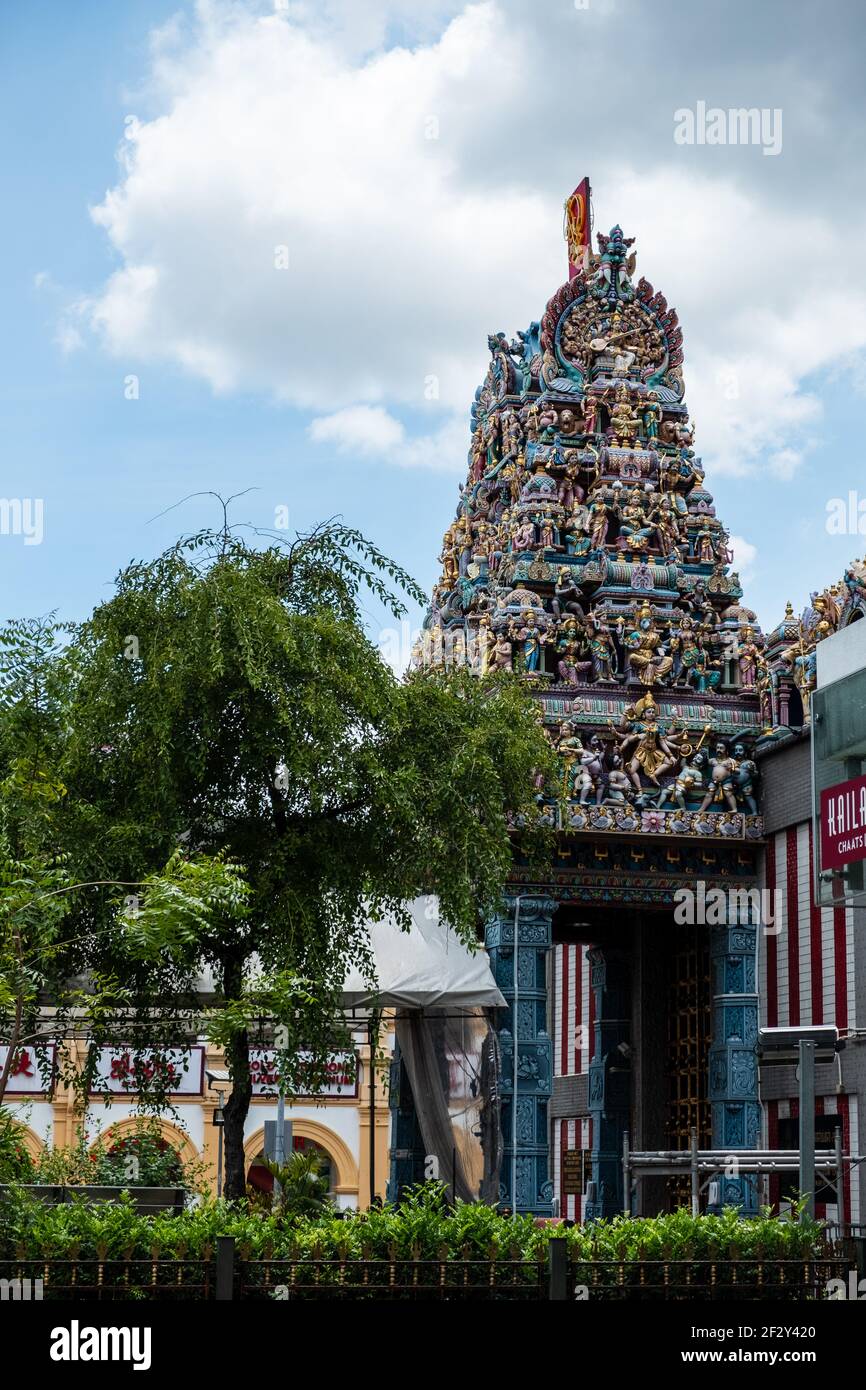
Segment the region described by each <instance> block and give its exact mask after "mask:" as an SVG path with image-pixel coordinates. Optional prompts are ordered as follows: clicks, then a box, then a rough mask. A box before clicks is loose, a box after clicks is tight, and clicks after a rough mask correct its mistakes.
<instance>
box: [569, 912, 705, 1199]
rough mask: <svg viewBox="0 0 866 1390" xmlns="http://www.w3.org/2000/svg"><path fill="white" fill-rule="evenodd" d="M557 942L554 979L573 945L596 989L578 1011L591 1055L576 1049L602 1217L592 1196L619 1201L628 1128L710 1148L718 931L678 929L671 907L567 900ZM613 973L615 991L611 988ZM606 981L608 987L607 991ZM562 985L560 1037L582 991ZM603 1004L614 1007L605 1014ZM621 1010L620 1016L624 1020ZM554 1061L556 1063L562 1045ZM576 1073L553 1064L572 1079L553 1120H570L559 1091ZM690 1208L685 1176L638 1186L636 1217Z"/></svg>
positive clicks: (576, 1022)
mask: <svg viewBox="0 0 866 1390" xmlns="http://www.w3.org/2000/svg"><path fill="white" fill-rule="evenodd" d="M553 939H554V948H553V968H554V971H555V972H557V980H558V972H559V971H560V969H561V967H560V964H559V961H560V959H561V957H562V951H563V949H568V947H572V948H574V947H575V946H576V947H577V958H578V959H581V960H583V961H584V962H585V964H584V970H585V975H586V985H587V988H586V989H584V990H583V991H582V993H580V992H579V997H580V1004H579V1006H578V1009H577V1012H579V1014H580V1016H579V1017H577V1016H576V1013H575V1017H574V1018H573V1027H574V1029H575V1030H576V1031H577V1032H578V1033H580V1032H581V1031H582V1032H583V1034H584V1036H585V1037H586V1040H587V1047H586V1048H585V1050H584V1052H583V1053H582V1054H578V1055H581V1056H582V1058H583V1061H582V1063H581V1065H584V1066H585V1067H586V1072H587V1084H586V1086H585V1088H584V1089H583V1090H582V1091H581V1092H579V1094H580V1095H582V1096H583V1097H585V1102H584V1110H583V1114H582V1115H575V1117H574V1118H575V1119H583V1120H586V1119H587V1118H588V1119H589V1121H590V1124H589V1133H590V1136H591V1137H590V1140H589V1143H590V1148H591V1150H592V1152H593V1167H592V1172H593V1174H594V1176H590V1175H589V1174H590V1170H589V1164H588V1163H587V1164H586V1165H585V1167H586V1171H587V1187H588V1184H589V1183H591V1182H593V1181H594V1182H595V1188H592V1187H588V1194H587V1187H585V1189H584V1194H583V1195H584V1202H583V1208H582V1213H583V1215H587V1214H589V1215H592V1214H601V1213H599V1212H595V1213H593V1211H592V1210H590V1211H589V1213H587V1206H586V1201H587V1195H588V1199H589V1202H590V1204H591V1203H592V1202H593V1201H594V1202H601V1201H603V1202H604V1203H606V1204H607V1205H608V1206H610V1204H611V1201H612V1188H613V1186H614V1185H617V1190H618V1192H619V1194H620V1196H619V1199H618V1200H619V1201H621V1193H622V1186H621V1183H622V1177H621V1153H622V1133H623V1130H624V1129H626V1128H627V1129H628V1133H629V1142H630V1145H631V1147H632V1148H634V1149H643V1150H646V1149H673V1148H676V1149H687V1148H688V1147H689V1143H690V1136H691V1130H692V1128H693V1127H694V1128H696V1129H697V1134H698V1143H699V1146H700V1147H701V1148H709V1147H710V1146H711V1137H712V1133H711V1129H712V1127H711V1112H710V1102H709V1096H708V1081H709V1050H710V1043H711V1031H712V995H711V972H710V929H709V928H708V927H705V926H680V925H678V924H677V923H676V922H675V921H674V915H673V911H672V909H664V908H660V909H649V908H643V907H642V908H634V907H630V906H628V905H625V904H623V905H621V906H620V905H617V904H611V905H610V906H605V907H603V908H595V907H593V908H589V907H583V908H582V907H580V906H579V905H574V904H570V905H568V906H566V907H563V908H561V909H560V910H559V912H558V913H557V916H556V918H555V920H554V928H553ZM588 948H589V949H588ZM574 959H575V951H574V949H572V960H574ZM572 969H573V967H572ZM614 975H615V977H616V980H617V981H618V985H617V987H616V988H611V985H610V980H611V978H612V977H613V976H614ZM602 978H604V980H605V987H604V988H603V989H602V990H601V991H599V981H600V980H601V979H602ZM593 981H595V986H594V987H593ZM557 989H558V993H556V992H555V999H556V1000H557V1003H556V1008H557V1009H558V1013H559V1018H560V1022H559V1024H558V1029H559V1030H560V1031H561V1029H562V1025H561V1018H562V1013H563V1011H564V1010H568V1009H572V1010H574V1009H575V1005H574V1002H573V1001H574V999H575V997H576V996H575V992H574V991H571V992H569V994H568V996H567V998H566V997H563V995H562V990H561V988H559V985H558V984H557ZM590 996H591V997H590ZM605 1000H607V1001H608V1005H609V1007H610V1009H611V1011H612V1012H609V1013H608V1016H607V1017H605V1016H604V1011H605V1008H606V1007H608V1005H606V1004H605ZM599 1002H601V1008H602V1016H601V1017H599ZM613 1012H615V1013H618V1014H620V1015H621V1016H620V1017H619V1018H615V1017H613V1016H612V1013H613ZM599 1049H600V1051H599ZM555 1056H556V1057H557V1061H559V1056H558V1054H557V1053H556V1050H555ZM604 1056H607V1058H608V1061H607V1063H606V1064H605V1067H604V1068H603V1069H602V1068H601V1067H600V1066H599V1065H598V1064H599V1063H600V1061H601V1058H602V1057H604ZM573 1069H574V1068H573V1066H572V1065H571V1064H568V1063H567V1065H566V1067H565V1069H564V1068H563V1067H562V1066H561V1065H558V1066H557V1067H556V1068H555V1071H556V1074H557V1077H560V1076H563V1071H564V1070H565V1072H566V1075H565V1076H564V1077H563V1080H562V1081H559V1080H558V1081H557V1082H556V1083H555V1088H554V1110H553V1113H554V1115H557V1114H559V1115H562V1114H563V1109H562V1106H561V1105H560V1106H559V1109H558V1110H557V1104H556V1096H557V1091H558V1093H559V1094H561V1095H566V1094H571V1093H575V1092H574V1089H573V1087H572V1088H571V1090H567V1089H566V1088H567V1083H568V1080H569V1078H568V1076H567V1073H568V1072H570V1071H572V1070H573ZM602 1107H603V1108H602ZM602 1187H603V1188H604V1191H603V1192H602V1190H601V1189H602ZM688 1201H689V1187H688V1181H687V1180H686V1182H685V1183H683V1182H681V1181H680V1180H679V1179H667V1178H653V1179H644V1180H642V1181H641V1183H640V1185H639V1188H638V1194H637V1213H638V1214H640V1215H655V1214H657V1213H659V1212H663V1211H671V1210H674V1209H675V1208H677V1207H679V1206H681V1205H683V1204H687V1203H688ZM619 1209H621V1207H620V1208H619ZM575 1215H577V1212H575Z"/></svg>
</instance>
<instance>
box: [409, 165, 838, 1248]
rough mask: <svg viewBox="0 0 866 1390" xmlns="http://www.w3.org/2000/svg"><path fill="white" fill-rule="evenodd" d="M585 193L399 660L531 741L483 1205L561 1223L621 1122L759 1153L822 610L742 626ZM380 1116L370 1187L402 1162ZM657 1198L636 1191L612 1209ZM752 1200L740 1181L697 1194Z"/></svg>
mask: <svg viewBox="0 0 866 1390" xmlns="http://www.w3.org/2000/svg"><path fill="white" fill-rule="evenodd" d="M577 192H579V190H576V193H577ZM585 193H586V195H587V196H586V198H585V201H584V203H583V204H582V205H578V208H577V212H578V214H579V215H575V207H574V205H573V200H574V198H575V196H576V195H572V200H570V202H571V203H572V206H569V205H567V211H568V225H567V233H566V234H567V240H568V244H569V278H568V280H567V281H566V283H565V284H563V285H562V286H561V288H559V289H557V290H556V292H555V293H554V294H553V295H552V297H551V298H550V300H549V301H548V303H547V306H546V308H545V310H544V313H543V314H542V316H541V318H540V321H538V322H533V323H531V324H530V325H529V327H528V328H527V329H526V331H525V332H520V333H518V334H517V336H516V337H515V338H513V339H511V340H509V339H508V337H507V336H506V335H505V334H504V333H502V332H497V333H495V334H492V335H491V336H490V337H489V338H488V346H489V350H490V362H489V365H488V367H487V372H486V375H485V378H484V381H483V382H482V384H481V385H480V387H479V388H478V390H477V391H476V393H475V399H474V401H473V403H472V408H471V420H470V429H471V435H470V443H469V454H468V473H467V478H466V482H465V484H464V485H462V486H461V487H460V494H459V500H458V504H457V510H456V515H455V518H454V521H453V524H452V525H451V526H449V528H448V530H447V532H446V534H445V537H444V542H443V547H442V553H441V556H440V560H441V565H442V572H441V578H440V580H439V582H438V584H437V585H436V587H435V589H434V592H433V595H432V601H431V604H430V608H429V611H428V613H427V616H426V619H425V622H424V627H423V631H422V634H421V638H420V641H419V642H418V644H417V647H416V651H415V657H414V660H415V663H416V664H417V665H421V666H426V667H431V666H432V667H445V668H447V667H451V666H454V665H463V664H469V665H470V666H472V667H473V668H474V669H475V670H476V671H478V672H479V673H483V672H486V671H488V670H491V669H496V670H512V671H515V672H517V673H519V675H520V677H521V679H524V680H525V681H527V682H528V683H529V684H530V686H531V688H532V692H533V695H534V697H535V698H536V699H537V701H538V703H539V706H540V710H541V712H542V715H543V723H544V729H545V731H546V734H547V736H548V738H549V739H550V741H551V744H552V745H553V747H554V749H555V751H556V754H557V767H558V772H557V776H556V779H555V784H554V785H540V786H539V787H538V789H537V797H536V801H537V816H538V820H539V822H540V823H541V824H543V825H545V826H548V827H550V828H551V830H553V831H554V832H555V843H556V850H555V856H554V862H553V867H552V869H551V870H550V871H549V872H548V873H547V874H546V875H545V876H544V878H543V879H539V878H538V876H537V874H534V873H533V871H532V869H531V868H530V867H529V866H528V865H527V863H525V862H523V861H522V860H521V857H520V854H519V851H518V849H517V848H515V859H514V864H513V870H512V873H511V875H510V880H509V883H508V887H507V895H506V898H505V901H504V906H503V911H502V914H501V915H500V916H499V917H497V918H496V919H495V920H493V921H491V922H489V923H487V925H486V930H485V944H486V946H487V949H488V952H489V955H490V959H491V964H492V967H493V971H494V974H495V977H496V980H497V983H498V985H499V987H500V989H501V991H502V993H503V995H504V996H505V998H506V1000H507V1002H508V1006H509V1007H508V1010H507V1013H505V1014H504V1015H503V1017H502V1021H501V1027H500V1031H499V1043H500V1047H501V1057H502V1063H501V1066H502V1096H501V1101H502V1136H503V1144H504V1155H503V1161H502V1164H501V1184H500V1195H501V1199H502V1201H503V1203H504V1204H505V1205H507V1206H509V1207H512V1208H514V1209H516V1210H520V1211H530V1212H535V1213H539V1214H542V1215H543V1214H550V1213H553V1212H555V1213H557V1214H560V1215H562V1216H565V1217H571V1218H573V1219H577V1220H581V1219H583V1220H586V1219H591V1218H593V1217H599V1216H610V1215H614V1214H615V1213H617V1212H620V1211H622V1209H623V1202H624V1182H623V1171H622V1142H623V1134H624V1133H627V1134H628V1135H629V1142H630V1144H631V1147H632V1148H633V1149H638V1150H661V1149H685V1148H688V1146H689V1143H690V1137H691V1135H692V1133H693V1132H696V1133H697V1137H698V1142H699V1146H700V1148H702V1149H707V1148H713V1149H724V1150H725V1151H726V1152H730V1153H736V1152H737V1151H738V1150H740V1151H741V1150H744V1149H750V1148H755V1147H757V1146H759V1144H761V1143H765V1142H766V1141H767V1136H766V1129H765V1118H764V1117H765V1111H764V1110H762V1105H761V1101H760V1099H759V1074H758V1072H759V1068H758V1059H757V1056H756V1052H755V1044H756V1042H757V1036H758V1027H759V1019H760V1021H761V1022H762V1023H763V1022H766V1019H767V1011H766V1007H765V1005H763V1004H762V1001H761V1000H760V999H759V983H758V976H757V966H758V957H759V941H758V937H759V935H760V934H761V926H760V921H759V916H760V914H759V913H758V912H757V911H756V910H755V903H756V901H758V899H759V890H760V888H761V886H762V885H763V884H764V883H765V882H766V865H765V856H764V821H763V819H762V804H761V803H762V778H761V775H760V773H759V766H760V764H761V759H762V756H763V755H764V754H765V753H766V752H767V750H770V751H771V752H772V751H773V750H775V749H776V748H777V747H778V746H780V745H781V744H784V743H785V741H786V740H788V739H792V738H797V737H799V735H798V734H796V733H795V732H794V730H795V729H797V728H799V727H802V726H803V725H804V724H805V723H806V717H807V715H808V696H809V689H810V681H812V682H814V646H815V641H817V640H820V637H821V636H822V635H824V633H825V632H826V631H827V630H830V629H829V627H827V628H822V624H827V625H833V626H835V625H838V623H839V621H840V619H841V613H842V607H843V602H842V599H841V596H840V595H839V594H831V593H829V592H828V593H827V594H824V595H817V596H816V595H813V601H812V605H811V607H810V609H809V612H808V614H807V615H805V616H804V619H800V620H795V619H793V616H792V614H791V613H790V612H789V615H788V616H787V617H786V619H785V620H784V621H783V623H782V624H781V625H780V627H779V628H778V629H777V630H776V631H775V632H774V633H772V634H771V635H770V637H769V638H767V637H765V636H764V634H763V633H762V631H761V628H760V625H759V623H758V621H757V618H756V615H755V613H754V612H753V611H752V609H750V608H749V607H747V606H746V604H745V603H744V599H743V592H742V588H741V585H740V581H739V577H738V575H737V573H736V572H735V571H734V570H732V568H731V565H732V554H731V550H730V545H729V536H728V532H727V531H726V529H725V527H724V524H723V522H722V520H721V519H720V518H719V517H718V516H717V515H716V507H715V504H714V501H713V497H712V494H711V492H710V491H709V490H708V488H707V486H706V480H705V476H704V469H703V466H702V462H701V458H700V456H699V454H698V453H696V449H695V435H694V427H693V425H692V423H691V422H690V419H689V412H688V407H687V405H686V400H685V381H684V372H683V362H684V352H683V335H682V330H681V328H680V325H679V321H678V317H677V312H676V310H675V309H674V308H672V307H671V306H670V305H669V304H668V301H667V299H666V298H665V296H664V294H663V293H662V292H661V291H659V290H656V289H654V287H653V285H652V284H651V283H650V282H649V280H647V279H646V278H644V277H643V276H640V277H638V276H637V273H636V252H635V250H634V240H635V239H634V238H633V237H630V236H626V235H625V234H624V232H623V230H622V229H621V228H620V227H619V226H615V227H613V229H612V230H611V231H610V232H609V233H608V234H607V235H604V234H599V235H598V237H597V243H598V250H597V252H593V251H592V250H591V249H590V246H589V234H588V220H589V219H588V211H589V209H588V187H587V188H586V190H585ZM846 582H847V581H846ZM855 582H856V584H858V585H859V586H860V593H861V594H862V593H863V592H864V590H863V574H862V573H857V572H856V571H855V570H852V571H851V584H852V586H853V585H854V584H855ZM852 592H853V589H852ZM861 602H862V600H861ZM804 622H805V626H804ZM810 663H811V664H810ZM519 828H520V827H519V826H518V827H515V830H516V831H519ZM518 838H519V837H518V836H515V845H517V842H518ZM684 889H687V890H689V891H690V894H691V895H692V898H693V899H694V901H695V911H693V912H692V913H691V914H689V912H688V910H686V911H682V910H679V909H678V905H680V907H681V905H682V903H683V901H684V895H683V892H682V890H684ZM714 890H722V891H721V893H720V892H718V891H714ZM709 901H712V902H713V905H714V910H713V912H712V913H708V912H704V911H703V910H702V908H703V905H704V904H705V903H706V902H709ZM721 903H723V905H721V906H720V904H721ZM762 949H764V948H762ZM792 1094H796V1090H794V1091H793V1093H792ZM400 1103H401V1106H402V1107H403V1120H402V1130H400V1117H399V1116H398V1132H397V1136H396V1139H395V1143H396V1146H397V1147H396V1154H397V1158H396V1160H395V1164H394V1166H393V1168H392V1195H396V1194H397V1192H398V1191H399V1189H400V1187H401V1186H402V1185H403V1184H404V1182H405V1181H406V1180H408V1179H410V1178H411V1177H412V1176H417V1174H418V1171H419V1170H418V1155H417V1154H416V1153H414V1152H413V1151H412V1149H411V1143H412V1142H413V1141H412V1140H411V1137H410V1138H408V1139H407V1136H411V1132H412V1131H411V1125H409V1124H408V1123H407V1119H406V1115H407V1106H408V1105H409V1102H407V1101H406V1097H405V1090H404V1093H403V1097H402V1099H401V1102H400ZM401 1134H402V1139H401V1137H400V1135H401ZM407 1144H408V1145H409V1147H407ZM684 1195H687V1194H684V1193H683V1191H682V1189H681V1187H680V1186H678V1180H674V1179H664V1178H647V1179H644V1180H643V1181H642V1182H641V1184H640V1187H639V1195H638V1207H639V1209H640V1210H641V1211H643V1212H645V1213H653V1212H657V1211H660V1210H664V1209H666V1208H672V1207H674V1206H677V1205H679V1203H680V1202H681V1201H682V1200H683V1197H684ZM758 1201H759V1191H758V1184H757V1183H756V1181H755V1179H754V1178H749V1177H747V1176H724V1177H723V1178H722V1181H721V1183H720V1185H719V1186H718V1190H717V1192H716V1194H715V1204H716V1207H717V1208H718V1207H720V1206H721V1205H724V1204H727V1203H735V1204H737V1205H739V1206H740V1207H741V1208H742V1209H743V1211H744V1212H749V1211H755V1210H756V1209H757V1205H758Z"/></svg>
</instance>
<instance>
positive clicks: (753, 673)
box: [737, 626, 761, 690]
mask: <svg viewBox="0 0 866 1390" xmlns="http://www.w3.org/2000/svg"><path fill="white" fill-rule="evenodd" d="M754 638H755V634H754V630H753V629H752V628H751V627H748V626H747V627H745V628H743V632H742V635H741V637H740V640H739V642H738V643H737V665H738V667H739V672H740V686H741V688H742V689H743V690H754V689H755V684H756V681H757V677H758V660H759V658H760V655H761V649H760V647H758V646H757V644H756V643H755V640H754Z"/></svg>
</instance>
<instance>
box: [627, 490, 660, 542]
mask: <svg viewBox="0 0 866 1390" xmlns="http://www.w3.org/2000/svg"><path fill="white" fill-rule="evenodd" d="M619 533H620V536H621V537H622V544H623V547H624V548H625V549H628V550H636V551H642V550H646V548H647V546H648V545H649V542H650V538H651V536H652V534H653V526H652V519H651V518H650V517H649V516H648V515H647V509H646V503H645V501H644V494H643V492H642V491H641V489H640V488H639V487H636V488H633V489H632V491H631V493H630V494H629V497H628V501H627V502H625V503H624V504H623V507H622V522H621V524H620V528H619Z"/></svg>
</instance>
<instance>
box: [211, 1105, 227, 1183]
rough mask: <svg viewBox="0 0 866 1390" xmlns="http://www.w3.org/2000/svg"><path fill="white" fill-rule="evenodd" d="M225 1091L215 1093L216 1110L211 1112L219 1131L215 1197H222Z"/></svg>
mask: <svg viewBox="0 0 866 1390" xmlns="http://www.w3.org/2000/svg"><path fill="white" fill-rule="evenodd" d="M224 1095H225V1091H219V1090H218V1091H217V1108H216V1110H215V1111H214V1112H213V1122H214V1124H215V1125H216V1126H217V1128H218V1129H219V1134H218V1136H217V1196H218V1197H221V1196H222V1195H223V1130H224V1128H225V1123H226V1117H225V1114H224V1113H223V1096H224Z"/></svg>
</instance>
